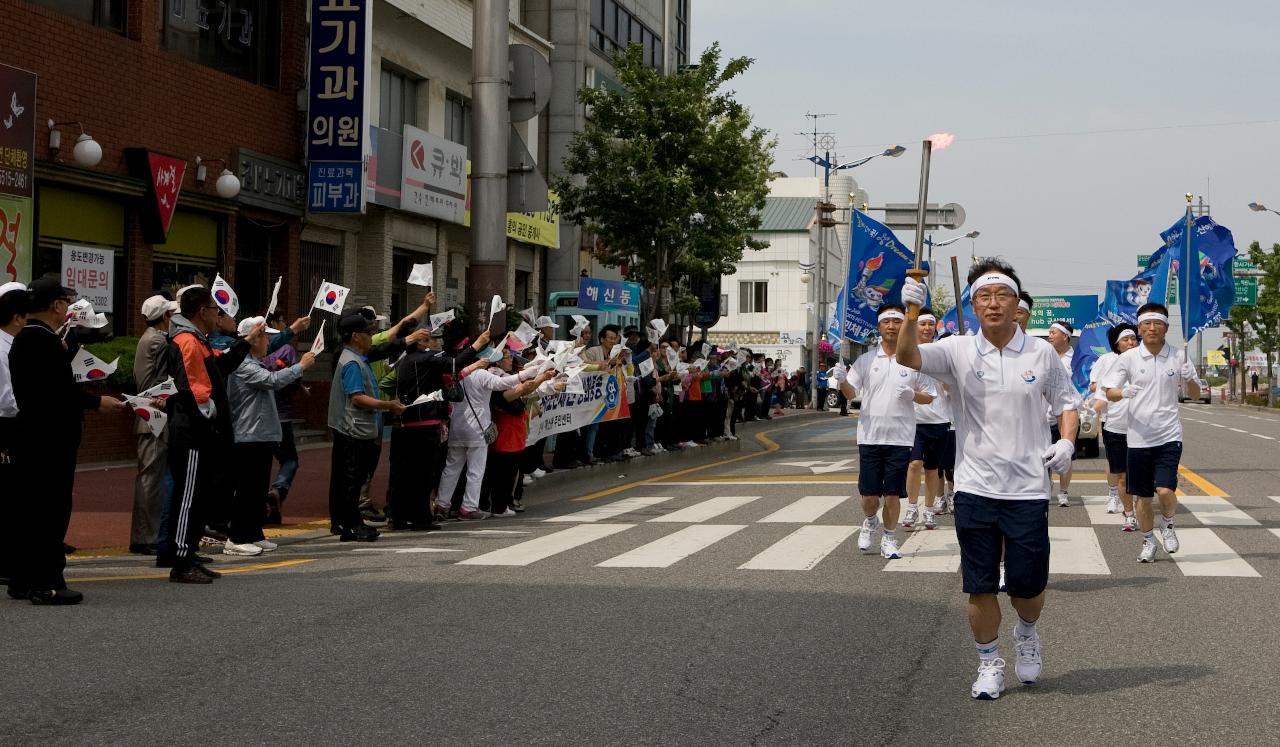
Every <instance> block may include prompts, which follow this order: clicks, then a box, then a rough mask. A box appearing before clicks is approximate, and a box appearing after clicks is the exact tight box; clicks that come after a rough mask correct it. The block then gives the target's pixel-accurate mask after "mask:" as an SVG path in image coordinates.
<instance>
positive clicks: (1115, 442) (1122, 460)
mask: <svg viewBox="0 0 1280 747" xmlns="http://www.w3.org/2000/svg"><path fill="white" fill-rule="evenodd" d="M1102 445H1103V446H1104V447H1106V449H1107V471H1108V472H1110V473H1111V474H1113V475H1123V474H1124V473H1125V472H1127V471H1128V469H1129V437H1128V436H1126V435H1125V434H1123V433H1112V432H1111V431H1109V430H1107V429H1106V428H1103V429H1102Z"/></svg>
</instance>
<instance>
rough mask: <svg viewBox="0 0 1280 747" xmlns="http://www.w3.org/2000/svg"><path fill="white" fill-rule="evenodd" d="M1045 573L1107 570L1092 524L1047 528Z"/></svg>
mask: <svg viewBox="0 0 1280 747" xmlns="http://www.w3.org/2000/svg"><path fill="white" fill-rule="evenodd" d="M1049 573H1074V574H1082V575H1096V576H1106V575H1109V574H1110V573H1111V569H1110V568H1108V567H1107V559H1106V558H1105V557H1103V556H1102V546H1101V545H1099V544H1098V535H1097V533H1096V532H1094V531H1093V527H1049Z"/></svg>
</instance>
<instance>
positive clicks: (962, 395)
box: [920, 329, 1080, 500]
mask: <svg viewBox="0 0 1280 747" xmlns="http://www.w3.org/2000/svg"><path fill="white" fill-rule="evenodd" d="M920 360H921V367H920V370H921V371H922V372H923V373H925V374H928V375H930V376H933V377H935V378H937V379H938V380H939V381H940V382H942V383H943V384H945V385H947V386H949V387H950V388H951V422H952V424H953V425H954V426H955V429H956V490H957V491H963V492H966V493H972V494H974V495H981V496H985V497H987V498H995V499H999V500H1048V499H1049V473H1048V471H1047V470H1046V469H1045V466H1044V452H1045V451H1046V450H1048V448H1049V429H1048V428H1045V427H1044V412H1045V406H1046V405H1048V407H1049V410H1050V412H1052V413H1054V415H1055V416H1056V415H1058V414H1061V413H1062V412H1063V411H1064V410H1074V409H1076V408H1078V407H1079V405H1080V395H1079V393H1078V392H1076V389H1075V387H1074V386H1072V385H1071V377H1070V376H1068V375H1067V372H1066V369H1065V368H1063V366H1062V361H1061V360H1060V359H1059V358H1058V354H1057V352H1056V351H1054V349H1053V346H1052V345H1050V344H1049V343H1047V342H1045V341H1044V340H1040V339H1037V338H1035V337H1030V336H1028V335H1026V334H1025V333H1023V332H1022V330H1020V329H1019V330H1016V331H1015V332H1014V334H1013V338H1012V339H1010V340H1009V344H1008V345H1006V346H1005V347H1004V348H1003V349H1000V348H996V347H995V346H994V345H992V344H991V343H990V342H988V341H987V338H986V337H984V336H983V335H982V333H981V332H979V333H978V334H977V335H975V336H973V337H967V336H966V337H959V336H956V337H948V338H947V339H945V340H939V341H938V342H932V343H927V344H925V345H921V346H920Z"/></svg>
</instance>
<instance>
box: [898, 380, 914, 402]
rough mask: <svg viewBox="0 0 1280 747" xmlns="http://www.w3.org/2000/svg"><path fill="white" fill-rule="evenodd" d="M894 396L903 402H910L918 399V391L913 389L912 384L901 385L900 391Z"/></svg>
mask: <svg viewBox="0 0 1280 747" xmlns="http://www.w3.org/2000/svg"><path fill="white" fill-rule="evenodd" d="M894 394H895V395H896V396H897V397H898V399H899V400H901V401H902V402H910V401H911V400H913V399H915V398H916V390H915V389H913V388H912V387H911V385H910V384H899V385H898V389H897V391H895V392H894Z"/></svg>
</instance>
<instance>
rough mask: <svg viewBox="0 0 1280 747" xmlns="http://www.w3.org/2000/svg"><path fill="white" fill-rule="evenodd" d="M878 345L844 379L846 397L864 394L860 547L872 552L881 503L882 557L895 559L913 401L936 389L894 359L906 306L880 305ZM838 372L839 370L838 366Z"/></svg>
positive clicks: (921, 401)
mask: <svg viewBox="0 0 1280 747" xmlns="http://www.w3.org/2000/svg"><path fill="white" fill-rule="evenodd" d="M876 316H877V320H878V323H877V325H876V329H877V331H878V332H879V333H880V344H879V345H877V346H876V348H875V350H869V351H867V352H865V353H863V354H862V355H861V356H859V357H858V359H857V360H856V361H854V362H853V366H852V367H851V368H850V369H849V372H848V374H847V375H846V376H844V377H843V378H842V379H841V380H840V389H841V391H843V392H844V396H845V397H848V398H850V399H852V398H853V397H854V395H855V394H858V393H861V394H862V407H861V408H860V409H859V412H858V494H859V495H860V496H861V497H862V513H863V515H864V517H865V518H864V519H863V521H862V531H861V532H859V534H858V549H859V550H861V551H862V552H864V553H865V552H871V550H872V546H873V545H874V544H875V540H876V534H877V533H878V531H879V530H880V521H879V520H878V519H877V518H876V513H877V512H879V511H881V505H882V504H883V518H884V530H883V534H882V536H881V538H880V555H881V556H883V557H885V558H887V559H890V560H893V559H896V558H900V557H902V555H901V553H900V552H899V551H898V542H897V538H896V536H895V534H894V529H895V528H896V527H897V526H898V513H899V509H900V508H901V502H900V498H902V497H903V496H906V494H907V464H908V462H910V461H911V446H912V444H913V443H915V435H916V415H915V410H914V409H913V407H912V405H913V403H919V404H928V403H930V402H932V401H933V397H934V395H935V394H936V393H937V390H936V389H935V388H934V384H933V380H932V379H930V378H928V377H927V376H921V375H920V374H919V373H917V372H916V371H913V370H911V369H909V368H906V367H904V366H900V365H898V362H897V361H896V360H895V359H894V351H895V350H896V349H897V344H898V338H899V337H911V338H912V339H914V338H915V335H912V334H907V335H900V334H899V332H900V331H901V330H902V326H903V323H904V321H905V320H906V318H907V315H906V309H905V308H903V306H902V305H900V304H896V303H892V304H885V305H883V306H881V307H880V310H879V313H878V314H877V315H876ZM837 371H839V369H837Z"/></svg>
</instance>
